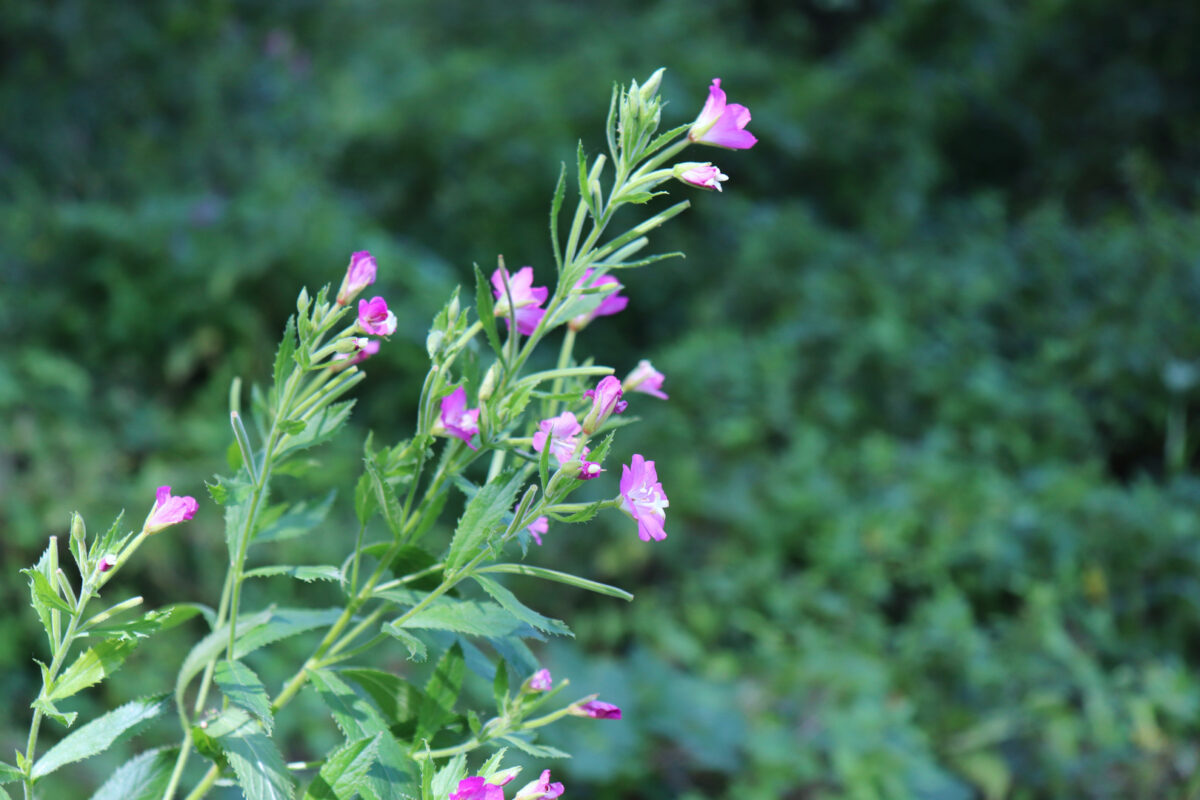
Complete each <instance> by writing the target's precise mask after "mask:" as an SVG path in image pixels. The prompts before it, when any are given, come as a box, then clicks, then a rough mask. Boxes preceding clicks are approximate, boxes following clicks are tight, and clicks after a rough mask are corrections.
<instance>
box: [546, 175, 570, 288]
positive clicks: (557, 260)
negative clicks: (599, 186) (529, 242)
mask: <svg viewBox="0 0 1200 800" xmlns="http://www.w3.org/2000/svg"><path fill="white" fill-rule="evenodd" d="M566 193H567V165H566V164H563V165H562V169H560V170H559V171H558V183H557V184H556V185H555V186H554V199H553V200H551V201H550V244H551V246H552V248H553V250H554V264H555V266H556V267H557V268H558V271H559V272H562V268H563V261H562V247H561V246H560V245H559V243H558V215H559V212H561V211H562V204H563V198H564V197H565V196H566Z"/></svg>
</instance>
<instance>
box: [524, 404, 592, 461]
mask: <svg viewBox="0 0 1200 800" xmlns="http://www.w3.org/2000/svg"><path fill="white" fill-rule="evenodd" d="M538 428H539V429H540V430H539V431H538V432H537V433H535V434H534V435H533V449H534V450H536V451H537V452H539V453H540V452H542V450H543V449H544V448H545V447H546V446H547V440H549V447H550V454H551V455H553V456H554V457H555V458H556V459H557V460H558V463H559V465H560V466H561V465H563V464H566V463H567V462H568V461H571V460H572V459H574V458H575V447H576V446H577V445H578V444H579V434H580V433H582V432H583V428H582V427H580V425H579V421H578V420H576V419H575V415H574V414H572V413H571V412H570V411H564V412H563V413H561V414H559V415H558V416H557V417H551V418H550V419H544V420H542V421H541V422H539V423H538ZM587 453H588V449H587V448H586V447H585V448H583V451H582V455H587Z"/></svg>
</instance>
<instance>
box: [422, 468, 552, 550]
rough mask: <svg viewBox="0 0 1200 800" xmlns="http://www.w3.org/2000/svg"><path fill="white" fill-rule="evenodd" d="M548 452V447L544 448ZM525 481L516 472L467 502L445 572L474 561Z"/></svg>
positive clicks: (479, 492)
mask: <svg viewBox="0 0 1200 800" xmlns="http://www.w3.org/2000/svg"><path fill="white" fill-rule="evenodd" d="M546 449H549V448H546ZM524 480H525V471H524V470H523V469H517V470H513V471H512V472H510V473H509V474H508V475H507V476H504V475H502V476H500V478H499V479H497V480H496V481H494V482H491V483H488V484H486V485H485V486H484V487H483V488H481V489H480V490H479V491H478V492H476V493H475V496H474V497H472V498H471V499H470V501H469V502H468V503H467V507H466V508H465V509H464V510H463V514H462V516H461V517H459V520H458V527H457V528H456V529H455V531H454V538H453V539H452V540H451V542H450V552H449V553H448V554H447V556H446V571H447V572H450V573H452V572H455V571H456V570H458V569H459V568H461V567H462V566H463V565H465V564H466V563H467V562H468V561H470V560H471V559H472V558H474V557H475V556H476V555H477V554H478V553H479V550H480V549H481V548H482V547H483V546H485V545H487V544H489V543H490V539H491V536H492V535H493V534H496V533H498V532H499V530H500V527H501V526H500V521H501V520H502V519H503V517H504V515H505V514H506V513H507V512H509V511H511V510H512V506H513V499H514V498H515V497H516V495H517V490H518V489H519V488H521V484H522V483H523V482H524Z"/></svg>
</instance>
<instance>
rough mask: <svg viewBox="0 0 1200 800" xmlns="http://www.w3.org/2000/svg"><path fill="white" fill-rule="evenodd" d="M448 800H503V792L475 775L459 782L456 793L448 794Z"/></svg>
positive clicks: (498, 787)
mask: <svg viewBox="0 0 1200 800" xmlns="http://www.w3.org/2000/svg"><path fill="white" fill-rule="evenodd" d="M509 780H511V778H510V779H509ZM506 783H507V781H506ZM450 800H504V790H503V789H501V788H500V786H498V785H496V784H494V783H488V782H487V781H486V780H484V779H483V778H482V777H480V776H478V775H476V776H475V777H472V778H463V779H462V780H461V781H459V782H458V791H457V792H451V793H450Z"/></svg>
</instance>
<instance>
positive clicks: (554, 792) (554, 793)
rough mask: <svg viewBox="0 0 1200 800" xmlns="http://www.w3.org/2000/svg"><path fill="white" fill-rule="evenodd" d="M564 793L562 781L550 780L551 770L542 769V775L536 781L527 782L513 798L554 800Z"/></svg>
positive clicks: (515, 799) (514, 799) (519, 799)
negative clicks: (552, 781)
mask: <svg viewBox="0 0 1200 800" xmlns="http://www.w3.org/2000/svg"><path fill="white" fill-rule="evenodd" d="M562 793H563V785H562V784H561V783H557V782H555V783H551V782H550V770H548V769H544V770H542V775H541V777H540V778H538V779H537V780H536V781H530V782H529V783H527V784H525V785H524V786H523V787H522V788H521V791H519V792H517V793H516V795H515V796H514V797H513V800H554V798H556V797H558V796H559V795H561V794H562Z"/></svg>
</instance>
